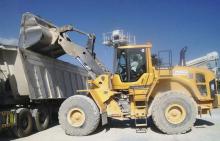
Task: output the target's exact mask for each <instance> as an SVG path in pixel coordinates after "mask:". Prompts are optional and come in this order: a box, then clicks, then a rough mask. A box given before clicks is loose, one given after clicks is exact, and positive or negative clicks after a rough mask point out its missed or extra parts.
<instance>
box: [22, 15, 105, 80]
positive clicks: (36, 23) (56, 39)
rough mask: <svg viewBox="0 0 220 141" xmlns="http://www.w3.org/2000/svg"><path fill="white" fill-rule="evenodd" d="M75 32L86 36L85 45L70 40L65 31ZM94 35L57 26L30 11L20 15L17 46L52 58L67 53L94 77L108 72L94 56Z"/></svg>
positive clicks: (68, 27) (68, 26)
mask: <svg viewBox="0 0 220 141" xmlns="http://www.w3.org/2000/svg"><path fill="white" fill-rule="evenodd" d="M70 31H73V32H77V33H80V34H83V35H86V36H87V37H88V41H87V47H82V46H80V45H78V44H76V43H74V42H73V41H71V40H70V39H69V37H68V35H67V34H66V32H70ZM95 39H96V37H95V35H94V34H89V33H85V32H83V31H80V30H78V29H76V28H74V27H73V26H71V25H66V26H63V27H57V26H55V25H53V24H52V23H50V22H48V21H46V20H44V19H42V18H40V17H39V16H36V15H33V14H31V13H25V14H23V16H22V21H21V30H20V37H19V47H23V48H26V49H29V50H32V51H35V52H38V53H41V54H44V55H47V56H50V57H53V58H57V57H59V56H61V55H64V54H68V55H70V56H71V57H73V58H75V59H76V60H78V61H79V63H80V64H81V65H82V66H83V67H84V68H85V70H87V71H88V74H89V76H90V77H91V78H92V79H95V78H96V77H97V76H98V75H101V74H103V73H106V72H109V71H108V70H107V69H106V68H105V66H104V65H103V64H102V63H101V62H100V61H99V60H98V59H97V58H96V55H95V52H94V43H95Z"/></svg>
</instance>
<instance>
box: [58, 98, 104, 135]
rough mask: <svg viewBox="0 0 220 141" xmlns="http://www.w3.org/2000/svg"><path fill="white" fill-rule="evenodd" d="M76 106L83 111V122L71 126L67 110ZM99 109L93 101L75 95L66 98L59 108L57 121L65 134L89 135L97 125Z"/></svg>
mask: <svg viewBox="0 0 220 141" xmlns="http://www.w3.org/2000/svg"><path fill="white" fill-rule="evenodd" d="M74 108H78V109H80V110H82V111H83V112H84V113H85V122H84V123H83V124H82V125H81V126H79V127H74V126H72V125H71V124H70V123H69V122H68V119H67V115H68V112H69V111H70V110H71V109H74ZM99 121H100V114H99V109H98V107H97V106H96V104H95V103H94V101H93V100H92V99H91V98H89V97H87V96H84V95H75V96H72V97H69V98H68V99H66V100H65V101H64V102H63V103H62V105H61V106H60V109H59V123H60V124H61V127H62V128H63V129H64V130H65V132H66V134H68V135H72V136H85V135H89V134H91V133H92V132H94V131H95V130H96V128H97V127H98V125H99Z"/></svg>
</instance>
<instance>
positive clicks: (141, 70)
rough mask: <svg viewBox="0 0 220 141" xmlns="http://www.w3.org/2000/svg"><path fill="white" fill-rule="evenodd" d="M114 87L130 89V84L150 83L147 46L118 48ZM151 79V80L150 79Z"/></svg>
mask: <svg viewBox="0 0 220 141" xmlns="http://www.w3.org/2000/svg"><path fill="white" fill-rule="evenodd" d="M116 56H117V59H116V61H115V65H116V67H115V74H114V76H113V79H112V81H113V83H112V84H113V88H114V89H128V88H129V87H130V86H140V85H148V84H149V83H151V80H150V79H149V78H150V77H149V76H150V75H149V73H148V65H147V62H148V61H147V48H125V49H118V50H117V55H116ZM149 80H150V81H149Z"/></svg>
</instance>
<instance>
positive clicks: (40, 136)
mask: <svg viewBox="0 0 220 141" xmlns="http://www.w3.org/2000/svg"><path fill="white" fill-rule="evenodd" d="M148 121H149V123H148V127H147V129H146V133H136V129H135V128H134V125H133V124H132V121H124V122H119V121H112V124H111V125H110V126H107V127H105V128H99V129H98V130H97V131H96V132H95V133H94V134H92V135H89V136H83V137H74V136H68V135H66V134H65V133H64V131H63V130H62V129H61V127H60V125H54V126H52V127H51V128H49V129H47V130H45V131H42V132H38V133H34V134H32V135H30V136H28V137H25V138H20V139H14V138H11V137H10V135H5V134H2V135H1V136H0V141H9V140H13V141H88V140H91V141H93V140H94V141H103V140H105V141H123V140H126V141H135V140H138V141H154V140H157V141H159V140H162V141H219V140H220V109H215V110H213V111H212V116H210V115H204V116H203V117H202V118H200V117H198V119H197V121H196V123H195V126H194V127H193V129H192V130H191V131H189V132H188V133H186V134H180V135H166V134H162V133H161V132H160V131H158V130H157V129H156V128H155V127H154V125H153V123H152V121H151V119H149V120H148Z"/></svg>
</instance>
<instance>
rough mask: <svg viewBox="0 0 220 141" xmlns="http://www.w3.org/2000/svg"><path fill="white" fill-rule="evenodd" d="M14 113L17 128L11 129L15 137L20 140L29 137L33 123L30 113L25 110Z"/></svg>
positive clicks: (21, 109)
mask: <svg viewBox="0 0 220 141" xmlns="http://www.w3.org/2000/svg"><path fill="white" fill-rule="evenodd" d="M16 112H17V126H15V127H14V128H13V132H14V134H15V136H17V137H19V138H20V137H25V136H27V135H30V134H31V132H32V129H33V121H32V116H31V113H30V111H29V110H28V109H26V108H20V109H18V110H17V111H16Z"/></svg>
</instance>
